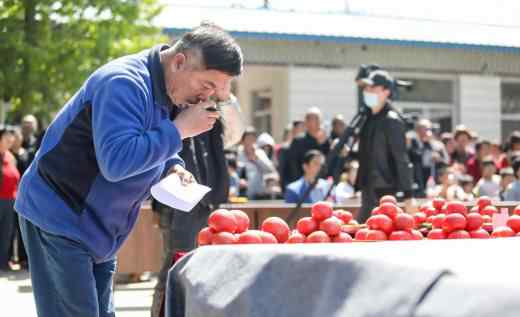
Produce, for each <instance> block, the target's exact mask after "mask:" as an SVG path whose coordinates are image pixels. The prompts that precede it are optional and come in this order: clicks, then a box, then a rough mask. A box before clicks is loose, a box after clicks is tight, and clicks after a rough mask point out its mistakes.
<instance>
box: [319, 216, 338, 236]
mask: <svg viewBox="0 0 520 317" xmlns="http://www.w3.org/2000/svg"><path fill="white" fill-rule="evenodd" d="M341 225H342V222H341V220H339V219H338V218H336V217H330V218H327V219H325V220H323V221H322V222H321V223H320V230H321V231H324V232H325V233H327V234H328V235H329V236H331V237H333V236H336V235H338V234H339V233H340V232H341Z"/></svg>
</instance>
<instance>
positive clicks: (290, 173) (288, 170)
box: [281, 107, 330, 185]
mask: <svg viewBox="0 0 520 317" xmlns="http://www.w3.org/2000/svg"><path fill="white" fill-rule="evenodd" d="M321 121H322V114H321V111H320V109H318V108H316V107H312V108H310V109H309V110H307V113H306V114H305V129H306V132H305V134H304V135H300V136H298V137H295V138H294V140H293V142H292V143H291V146H290V147H289V151H288V152H287V159H286V163H285V164H284V166H283V168H282V175H281V177H282V185H284V184H289V183H292V182H294V181H296V180H298V179H300V178H301V177H302V175H303V169H302V167H303V157H304V156H305V153H307V152H308V151H310V150H318V151H320V152H321V153H322V154H323V155H327V154H328V153H329V150H330V142H329V140H328V138H327V135H326V133H325V131H324V130H323V129H322V127H321V124H322V122H321Z"/></svg>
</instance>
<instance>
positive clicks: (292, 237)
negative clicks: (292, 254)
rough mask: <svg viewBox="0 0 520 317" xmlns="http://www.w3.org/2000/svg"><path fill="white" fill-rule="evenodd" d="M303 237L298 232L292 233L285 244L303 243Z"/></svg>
mask: <svg viewBox="0 0 520 317" xmlns="http://www.w3.org/2000/svg"><path fill="white" fill-rule="evenodd" d="M304 242H305V236H304V235H303V234H301V233H300V232H298V231H293V232H292V233H291V234H290V235H289V239H287V241H286V242H285V243H304Z"/></svg>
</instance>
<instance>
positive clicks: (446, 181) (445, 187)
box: [427, 166, 466, 201]
mask: <svg viewBox="0 0 520 317" xmlns="http://www.w3.org/2000/svg"><path fill="white" fill-rule="evenodd" d="M437 184H438V185H436V186H435V187H434V188H432V189H430V190H429V191H428V192H427V197H428V198H435V197H442V198H444V199H446V200H462V201H463V200H466V194H465V193H464V190H463V189H462V188H461V187H460V185H459V184H458V182H457V178H456V176H455V174H454V173H453V171H452V170H451V168H450V167H448V166H445V167H442V168H440V169H439V172H438V180H437Z"/></svg>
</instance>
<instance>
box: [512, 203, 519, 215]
mask: <svg viewBox="0 0 520 317" xmlns="http://www.w3.org/2000/svg"><path fill="white" fill-rule="evenodd" d="M513 214H514V215H519V216H520V205H518V206H516V207H515V209H514V210H513Z"/></svg>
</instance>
